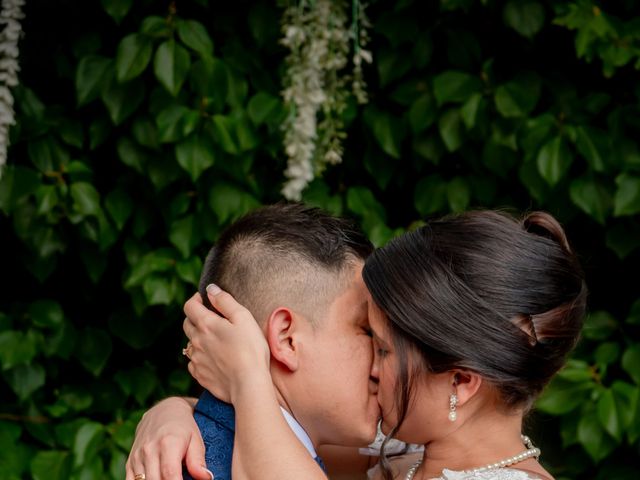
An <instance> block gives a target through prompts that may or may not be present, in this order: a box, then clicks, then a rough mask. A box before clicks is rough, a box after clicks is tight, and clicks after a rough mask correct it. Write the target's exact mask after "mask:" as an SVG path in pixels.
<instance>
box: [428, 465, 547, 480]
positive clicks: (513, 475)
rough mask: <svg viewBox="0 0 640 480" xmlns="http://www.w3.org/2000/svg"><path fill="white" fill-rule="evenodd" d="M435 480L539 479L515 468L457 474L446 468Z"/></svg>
mask: <svg viewBox="0 0 640 480" xmlns="http://www.w3.org/2000/svg"><path fill="white" fill-rule="evenodd" d="M435 480H539V477H531V476H529V474H528V473H527V472H523V471H522V470H517V469H515V468H497V469H495V470H489V471H484V472H475V473H467V472H456V471H453V470H447V469H446V468H445V469H444V470H443V471H442V475H441V476H440V477H439V478H438V479H435Z"/></svg>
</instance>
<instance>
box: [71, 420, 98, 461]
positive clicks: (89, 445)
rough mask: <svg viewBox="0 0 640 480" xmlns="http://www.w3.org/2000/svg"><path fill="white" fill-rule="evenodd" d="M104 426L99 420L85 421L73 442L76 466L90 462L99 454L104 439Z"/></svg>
mask: <svg viewBox="0 0 640 480" xmlns="http://www.w3.org/2000/svg"><path fill="white" fill-rule="evenodd" d="M104 437H105V432H104V427H103V426H102V425H101V424H99V423H97V422H86V423H84V424H83V425H82V426H81V427H80V428H79V429H78V432H77V433H76V437H75V439H74V442H73V457H74V466H75V467H79V466H81V465H84V464H87V463H90V462H91V461H92V460H93V459H94V457H95V456H96V455H97V453H98V450H99V449H100V447H101V444H102V442H103V441H104Z"/></svg>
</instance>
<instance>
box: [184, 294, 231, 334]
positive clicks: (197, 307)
mask: <svg viewBox="0 0 640 480" xmlns="http://www.w3.org/2000/svg"><path fill="white" fill-rule="evenodd" d="M196 295H198V299H199V300H200V301H198V302H196V301H195V298H194V297H191V298H190V299H189V300H187V303H185V304H184V313H185V314H186V315H187V319H188V320H189V321H190V322H191V323H193V324H194V325H195V326H196V327H197V326H198V325H199V324H201V323H202V322H206V321H207V320H208V319H211V320H215V321H217V320H220V319H221V318H222V317H220V316H219V315H217V314H216V313H215V312H212V311H211V310H209V309H208V308H207V307H205V306H204V305H203V304H202V299H200V295H199V294H196Z"/></svg>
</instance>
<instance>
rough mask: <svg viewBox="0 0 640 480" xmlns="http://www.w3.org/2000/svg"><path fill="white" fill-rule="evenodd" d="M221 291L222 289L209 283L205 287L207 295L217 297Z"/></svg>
mask: <svg viewBox="0 0 640 480" xmlns="http://www.w3.org/2000/svg"><path fill="white" fill-rule="evenodd" d="M221 291H222V289H221V288H220V287H219V286H218V285H216V284H215V283H210V284H209V285H207V293H208V294H209V295H214V296H215V295H217V294H219V293H220V292H221Z"/></svg>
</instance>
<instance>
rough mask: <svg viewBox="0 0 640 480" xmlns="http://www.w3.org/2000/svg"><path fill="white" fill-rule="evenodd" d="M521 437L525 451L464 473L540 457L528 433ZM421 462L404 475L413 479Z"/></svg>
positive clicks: (492, 468)
mask: <svg viewBox="0 0 640 480" xmlns="http://www.w3.org/2000/svg"><path fill="white" fill-rule="evenodd" d="M520 438H521V439H522V443H524V445H525V446H526V447H527V449H526V450H525V451H524V452H522V453H519V454H517V455H514V456H513V457H509V458H505V459H504V460H500V461H499V462H496V463H490V464H488V465H485V466H484V467H478V468H474V469H473V470H464V472H463V473H467V474H473V473H482V472H487V471H489V470H496V469H498V468H505V467H509V466H511V465H515V464H516V463H520V462H522V461H524V460H526V459H527V458H531V457H535V458H536V459H537V458H538V457H540V449H539V448H537V447H534V446H533V443H531V439H530V438H529V437H527V436H526V435H520ZM421 463H422V459H420V460H418V461H417V462H416V463H414V464H413V465H411V467H409V470H408V471H407V476H406V477H404V479H405V480H412V479H413V477H414V475H415V474H416V472H417V471H418V467H419V466H420V464H421Z"/></svg>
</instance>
